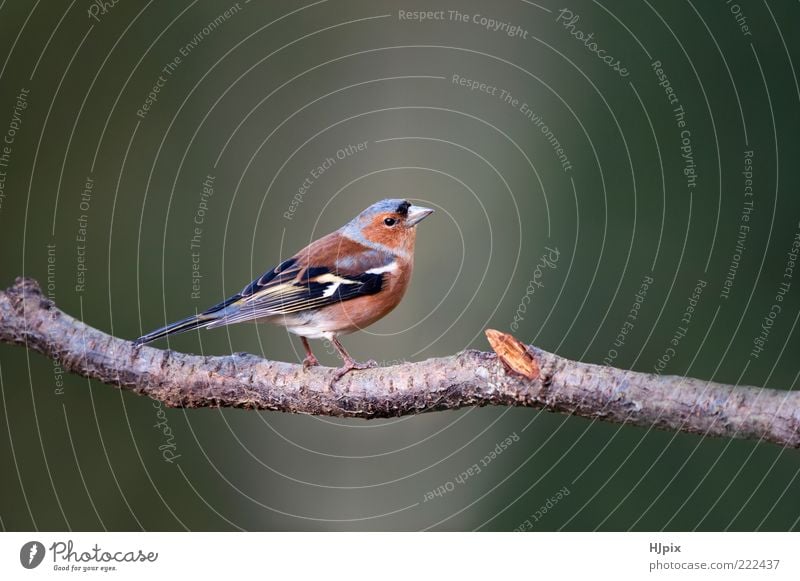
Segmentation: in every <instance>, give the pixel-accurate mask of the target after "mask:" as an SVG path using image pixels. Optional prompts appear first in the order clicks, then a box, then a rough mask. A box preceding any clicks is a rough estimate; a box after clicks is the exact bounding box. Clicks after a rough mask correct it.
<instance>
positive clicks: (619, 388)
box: [0, 278, 800, 448]
mask: <svg viewBox="0 0 800 581" xmlns="http://www.w3.org/2000/svg"><path fill="white" fill-rule="evenodd" d="M487 336H488V337H489V340H490V342H491V343H492V345H493V348H494V349H495V351H496V353H484V352H480V351H465V352H462V353H459V354H458V355H454V356H452V357H443V358H439V359H429V360H427V361H421V362H419V363H406V364H403V365H397V366H394V367H387V368H377V369H370V370H365V371H356V372H351V373H349V374H347V375H345V376H344V377H343V378H342V379H341V380H340V381H339V382H338V383H337V384H336V385H335V388H334V389H331V387H330V386H329V383H330V380H331V377H332V375H333V373H334V370H333V369H331V368H312V369H309V370H307V371H306V370H304V369H303V368H302V366H300V365H296V364H291V363H282V362H278V361H267V360H265V359H261V358H259V357H256V356H255V355H248V354H244V353H236V354H233V355H228V356H220V357H209V356H198V355H187V354H184V353H176V352H174V351H170V350H167V351H164V350H160V349H153V348H151V347H134V345H133V343H132V342H130V341H127V340H124V339H118V338H116V337H112V336H110V335H107V334H105V333H103V332H102V331H99V330H97V329H94V328H92V327H90V326H88V325H85V324H84V323H82V322H80V321H78V320H76V319H74V318H72V317H70V316H69V315H67V314H65V313H63V312H62V311H60V310H59V309H58V308H56V306H55V305H54V304H53V303H52V302H51V301H49V300H48V299H46V298H45V297H43V296H42V293H41V290H40V288H39V285H38V284H37V283H36V281H35V280H33V279H29V278H18V279H17V280H16V282H15V284H14V285H13V286H12V287H10V288H9V289H7V290H6V291H5V292H2V291H0V342H5V343H16V344H20V345H25V346H26V347H28V348H30V349H33V350H35V351H38V352H39V353H41V354H43V355H45V356H47V357H50V358H51V359H54V360H56V361H58V362H59V363H60V364H61V366H63V367H64V368H65V369H67V370H69V371H71V372H73V373H77V374H79V375H83V376H85V377H90V378H92V379H97V380H99V381H102V382H103V383H108V384H110V385H115V386H118V387H119V388H121V389H128V390H131V391H134V392H136V393H139V394H143V395H147V396H149V397H151V398H153V399H156V400H159V401H161V402H163V403H164V404H166V405H168V406H173V407H187V408H194V407H207V406H224V407H241V408H249V409H266V410H278V411H283V412H295V413H305V414H317V415H329V416H347V417H359V418H381V417H393V416H402V415H406V414H413V413H419V412H424V411H434V410H447V409H456V408H461V407H465V406H483V405H507V406H511V405H513V406H524V407H533V408H545V409H547V410H550V411H557V412H563V413H568V414H575V415H579V416H583V417H586V418H593V419H600V420H604V421H610V422H617V423H625V424H632V425H637V426H643V427H651V426H652V427H656V428H660V429H665V430H672V431H682V432H693V433H699V434H705V435H710V436H724V437H738V438H749V439H759V440H762V439H763V440H767V441H770V442H774V443H776V444H780V445H784V446H788V447H793V448H798V447H800V430H798V428H800V392H793V391H781V390H774V389H761V388H756V387H735V386H732V385H724V384H720V383H713V382H708V381H702V380H699V379H691V378H682V377H677V376H660V375H653V374H648V373H639V372H635V371H626V370H622V369H616V368H613V367H605V366H600V365H591V364H588V363H580V362H576V361H570V360H568V359H564V358H562V357H559V356H557V355H554V354H552V353H548V352H546V351H542V350H541V349H537V348H536V347H532V346H525V345H523V344H522V343H520V342H519V341H517V340H516V339H514V338H513V337H511V336H510V335H506V334H504V333H500V332H497V331H488V332H487ZM498 355H499V356H498Z"/></svg>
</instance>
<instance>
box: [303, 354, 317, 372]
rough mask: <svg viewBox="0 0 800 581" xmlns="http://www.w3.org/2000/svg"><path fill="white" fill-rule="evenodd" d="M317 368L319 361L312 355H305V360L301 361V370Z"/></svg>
mask: <svg viewBox="0 0 800 581" xmlns="http://www.w3.org/2000/svg"><path fill="white" fill-rule="evenodd" d="M317 366H319V359H317V358H316V357H315V356H314V355H313V354H312V355H306V358H305V359H303V369H308V368H309V367H317Z"/></svg>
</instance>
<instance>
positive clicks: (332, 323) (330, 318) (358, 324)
mask: <svg viewBox="0 0 800 581" xmlns="http://www.w3.org/2000/svg"><path fill="white" fill-rule="evenodd" d="M397 263H398V269H397V270H396V271H393V272H387V273H385V274H384V275H383V287H382V288H381V290H380V292H379V293H377V294H374V295H369V296H365V297H359V298H357V299H351V300H348V301H343V302H341V303H338V304H336V305H331V306H330V307H326V308H325V313H324V315H323V317H324V319H325V321H324V322H323V321H321V320H319V319H318V320H317V323H318V324H319V325H320V327H327V330H330V331H334V332H336V333H341V334H344V333H353V332H355V331H358V330H360V329H363V328H365V327H368V326H369V325H371V324H373V323H374V322H376V321H378V320H379V319H382V318H383V317H385V316H386V315H388V314H389V313H390V312H391V311H392V309H394V308H395V307H396V306H397V305H398V304H400V301H401V300H402V299H403V295H405V292H406V289H407V288H408V283H409V281H410V280H411V272H412V270H413V262H412V261H411V260H403V259H398V260H397ZM323 317H320V318H323Z"/></svg>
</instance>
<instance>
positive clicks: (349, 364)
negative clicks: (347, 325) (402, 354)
mask: <svg viewBox="0 0 800 581" xmlns="http://www.w3.org/2000/svg"><path fill="white" fill-rule="evenodd" d="M331 343H333V346H334V347H336V350H337V351H338V352H339V356H340V357H341V358H342V361H343V362H344V365H342V367H340V368H339V369H337V370H336V373H335V374H334V376H333V380H332V381H331V385H333V384H334V383H336V382H337V381H339V380H340V379H341V378H342V377H344V376H345V375H346V374H347V373H349V372H351V371H353V370H354V369H371V368H373V367H377V366H378V364H377V363H376V362H375V361H372V360H370V361H366V362H365V363H359V362H358V361H356V360H355V359H353V358H352V357H350V354H349V353H348V352H347V351H346V350H345V348H344V346H343V345H342V344H341V343H340V342H339V339H337V338H336V337H331Z"/></svg>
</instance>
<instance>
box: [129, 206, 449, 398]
mask: <svg viewBox="0 0 800 581" xmlns="http://www.w3.org/2000/svg"><path fill="white" fill-rule="evenodd" d="M431 213H433V210H432V209H431V208H425V207H422V206H416V205H413V204H412V203H411V202H409V201H408V200H405V199H386V200H381V201H379V202H376V203H374V204H372V205H371V206H369V207H368V208H367V209H365V210H364V211H362V212H361V213H360V214H358V215H357V216H356V217H355V218H353V219H352V220H350V222H348V223H347V224H345V225H344V226H342V227H341V228H339V229H338V230H336V231H335V232H331V233H330V234H328V235H326V236H323V237H322V238H319V239H317V240H315V241H314V242H312V243H311V244H309V245H308V246H306V247H305V248H303V249H302V250H300V251H299V252H297V253H296V254H295V255H294V256H292V257H291V258H287V259H286V260H284V261H283V262H281V263H280V264H278V265H277V266H276V267H275V268H272V269H270V270H268V271H266V272H265V273H264V274H263V275H261V276H260V277H258V278H257V279H255V280H254V281H252V282H251V283H250V284H248V285H247V286H245V287H244V288H243V289H242V290H241V291H240V292H238V293H236V294H235V295H233V296H231V297H228V298H227V299H225V300H224V301H222V302H221V303H219V304H217V305H214V306H213V307H211V308H209V309H206V310H205V311H203V312H201V313H199V314H197V315H193V316H190V317H187V318H185V319H182V320H180V321H177V322H175V323H171V324H169V325H166V326H165V327H161V328H160V329H156V330H155V331H152V332H150V333H147V334H146V335H143V336H141V337H139V338H138V339H136V340H135V341H134V344H135V345H136V346H140V345H144V344H145V343H150V342H151V341H156V340H157V339H161V338H163V337H167V336H169V335H174V334H176V333H184V332H186V331H191V330H193V329H213V328H215V327H222V326H225V325H230V324H233V323H242V322H245V321H256V322H268V323H274V324H277V325H282V326H284V327H286V329H287V330H288V331H290V332H291V333H294V334H296V335H299V336H300V339H301V341H302V343H303V348H304V350H305V358H304V359H303V368H304V369H308V368H309V367H313V366H317V365H319V360H318V359H317V358H316V356H315V355H314V352H313V351H312V350H311V345H310V344H309V342H308V340H309V339H326V340H328V341H330V343H331V344H332V345H333V346H334V348H335V349H336V351H337V352H338V354H339V356H340V357H341V359H342V363H343V364H342V366H341V367H340V368H338V369H337V370H336V372H335V373H334V376H333V379H332V381H331V385H333V384H334V383H336V382H337V381H338V380H339V379H340V378H341V377H343V376H344V375H345V374H346V373H349V372H350V371H353V370H359V369H368V368H370V367H376V366H377V363H375V362H374V361H372V360H370V361H367V362H365V363H359V362H357V361H356V360H355V359H353V358H352V357H351V356H350V354H349V353H348V352H347V350H346V349H345V348H344V346H343V345H342V344H341V342H340V341H339V337H340V336H341V335H346V334H349V333H353V332H355V331H358V330H361V329H364V328H365V327H367V326H369V325H371V324H373V323H375V322H376V321H378V320H379V319H381V318H383V317H384V316H386V315H387V314H388V313H389V312H391V311H392V310H393V309H394V308H395V307H396V306H397V305H398V304H399V303H400V301H401V300H402V298H403V296H404V294H405V292H406V290H407V289H408V286H409V282H410V280H411V273H412V271H413V268H414V246H415V243H416V227H417V224H419V223H420V222H421V221H422V220H424V219H425V218H426V217H428V216H429V215H430V214H431Z"/></svg>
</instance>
